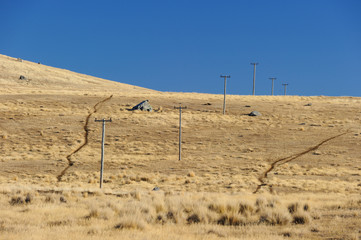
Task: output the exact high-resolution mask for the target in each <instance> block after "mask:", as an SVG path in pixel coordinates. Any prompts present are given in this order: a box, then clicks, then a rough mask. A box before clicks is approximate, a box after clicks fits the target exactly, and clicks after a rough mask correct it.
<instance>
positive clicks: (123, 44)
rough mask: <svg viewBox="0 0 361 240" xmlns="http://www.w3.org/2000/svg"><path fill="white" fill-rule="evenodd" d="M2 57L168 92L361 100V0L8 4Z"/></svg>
mask: <svg viewBox="0 0 361 240" xmlns="http://www.w3.org/2000/svg"><path fill="white" fill-rule="evenodd" d="M0 54H4V55H8V56H12V57H20V58H23V59H25V60H29V61H34V62H41V63H43V64H45V65H50V66H54V67H59V68H65V69H69V70H72V71H76V72H80V73H85V74H89V75H93V76H97V77H101V78H106V79H110V80H114V81H119V82H123V83H128V84H133V85H137V86H142V87H147V88H151V89H155V90H161V91H174V92H202V93H219V94H222V93H223V79H221V78H220V77H219V76H220V75H221V74H229V75H231V79H230V80H229V81H228V82H227V93H229V94H239V95H251V94H252V77H253V67H252V66H251V65H250V62H259V65H258V66H257V74H256V95H269V94H270V92H271V80H269V79H268V78H269V77H276V78H277V80H276V81H275V94H276V95H281V94H283V87H282V85H281V84H282V83H288V84H289V86H288V88H287V92H288V94H290V95H306V96H313V95H316V96H317V95H326V96H361V1H360V0H258V1H249V0H247V1H243V0H239V1H234V0H223V1H221V0H219V1H215V0H198V1H197V0H192V1H191V0H173V1H172V0H128V1H107V0H105V1H91V0H88V1H80V0H79V1H77V0H72V1H68V0H62V1H58V0H57V1H53V0H44V1H40V0H39V1H37V0H34V1H27V0H0Z"/></svg>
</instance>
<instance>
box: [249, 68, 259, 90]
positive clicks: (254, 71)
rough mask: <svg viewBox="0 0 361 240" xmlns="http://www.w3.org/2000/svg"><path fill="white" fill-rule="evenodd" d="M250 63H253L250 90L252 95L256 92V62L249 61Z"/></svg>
mask: <svg viewBox="0 0 361 240" xmlns="http://www.w3.org/2000/svg"><path fill="white" fill-rule="evenodd" d="M251 65H253V91H252V94H253V96H254V95H255V94H256V65H258V63H251Z"/></svg>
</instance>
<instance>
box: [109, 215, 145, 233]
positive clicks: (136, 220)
mask: <svg viewBox="0 0 361 240" xmlns="http://www.w3.org/2000/svg"><path fill="white" fill-rule="evenodd" d="M146 227H147V223H146V222H145V221H144V220H143V219H142V218H141V217H140V216H139V215H135V216H124V217H122V218H121V219H120V221H119V223H118V224H117V225H115V226H114V228H115V229H120V230H121V229H138V230H144V229H145V228H146Z"/></svg>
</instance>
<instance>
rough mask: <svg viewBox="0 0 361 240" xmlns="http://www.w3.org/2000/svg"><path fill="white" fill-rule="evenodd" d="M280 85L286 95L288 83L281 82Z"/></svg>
mask: <svg viewBox="0 0 361 240" xmlns="http://www.w3.org/2000/svg"><path fill="white" fill-rule="evenodd" d="M282 85H283V86H284V87H285V96H286V91H287V85H288V83H282Z"/></svg>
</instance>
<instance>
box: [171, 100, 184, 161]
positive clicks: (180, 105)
mask: <svg viewBox="0 0 361 240" xmlns="http://www.w3.org/2000/svg"><path fill="white" fill-rule="evenodd" d="M174 109H179V159H178V160H179V161H180V160H181V159H182V157H181V154H182V109H187V107H182V104H181V103H180V104H179V107H174Z"/></svg>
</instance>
